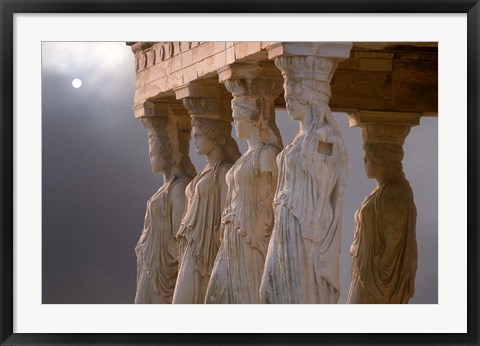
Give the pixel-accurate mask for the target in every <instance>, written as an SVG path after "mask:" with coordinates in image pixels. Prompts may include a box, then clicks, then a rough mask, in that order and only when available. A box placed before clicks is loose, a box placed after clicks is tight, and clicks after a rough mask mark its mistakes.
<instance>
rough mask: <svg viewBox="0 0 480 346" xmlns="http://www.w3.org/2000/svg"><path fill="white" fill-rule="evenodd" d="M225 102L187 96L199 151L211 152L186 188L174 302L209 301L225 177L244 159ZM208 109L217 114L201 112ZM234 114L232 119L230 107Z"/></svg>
mask: <svg viewBox="0 0 480 346" xmlns="http://www.w3.org/2000/svg"><path fill="white" fill-rule="evenodd" d="M221 87H222V88H223V86H221ZM223 101H224V100H218V99H217V98H213V97H212V98H203V97H199V98H187V99H185V100H184V104H185V105H186V107H187V109H188V110H189V112H190V114H191V115H192V137H193V140H194V144H195V149H196V152H197V154H199V155H203V156H205V158H206V160H207V163H206V165H205V167H204V168H203V169H202V170H201V171H200V172H199V173H198V174H197V176H196V177H195V178H194V179H193V180H192V181H191V182H190V184H188V186H187V188H186V189H185V196H186V199H187V201H186V206H185V213H184V215H183V218H182V221H181V223H180V227H179V230H178V233H177V243H178V251H179V270H178V278H177V283H176V287H175V293H174V296H173V303H174V304H203V303H204V301H205V294H206V290H207V286H208V282H209V280H210V274H211V271H212V268H213V264H214V261H215V258H216V256H217V252H218V248H219V247H220V236H221V235H220V229H221V216H222V211H223V208H224V206H225V199H226V195H227V185H226V183H225V175H226V173H227V171H228V170H229V169H230V167H232V165H233V163H234V162H235V161H236V160H237V159H238V158H239V157H240V152H239V150H238V146H237V143H236V142H235V140H234V139H233V138H232V137H231V130H232V125H231V123H230V121H224V120H223V119H221V117H220V115H219V114H218V113H216V112H215V110H216V111H217V112H219V109H224V108H223V107H222V104H223ZM227 102H228V103H229V102H230V99H227ZM212 111H213V113H211V112H212ZM207 112H208V114H209V115H210V116H212V114H214V115H216V118H207V117H201V116H199V114H205V113H207ZM228 113H229V116H230V117H231V110H230V108H228Z"/></svg>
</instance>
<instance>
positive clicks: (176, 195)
mask: <svg viewBox="0 0 480 346" xmlns="http://www.w3.org/2000/svg"><path fill="white" fill-rule="evenodd" d="M185 200H186V198H185V185H184V184H183V183H178V184H175V185H174V186H173V187H172V191H171V194H170V203H171V206H172V234H173V236H174V237H175V236H176V234H177V232H178V228H179V227H180V222H181V220H182V216H183V212H184V209H185Z"/></svg>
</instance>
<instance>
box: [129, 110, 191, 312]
mask: <svg viewBox="0 0 480 346" xmlns="http://www.w3.org/2000/svg"><path fill="white" fill-rule="evenodd" d="M141 121H142V123H143V125H144V126H145V127H146V128H147V129H148V144H149V152H150V163H151V166H152V171H153V172H154V173H160V174H162V175H163V185H162V186H161V187H160V188H159V189H158V191H157V192H156V193H155V194H154V195H153V196H152V197H151V198H150V199H149V200H148V202H147V210H146V214H145V223H144V227H143V231H142V234H141V236H140V240H139V241H138V244H137V246H136V247H135V253H136V255H137V288H136V294H135V303H136V304H170V303H171V302H172V297H173V291H174V287H175V282H176V279H177V272H178V262H177V257H178V254H177V244H176V239H175V235H176V232H177V230H178V227H179V225H180V220H181V217H182V213H183V210H184V206H185V187H186V186H187V184H188V183H189V182H190V180H191V179H192V178H193V176H194V175H195V169H194V167H193V165H192V163H191V161H190V158H189V156H188V151H186V152H185V151H184V150H182V148H184V147H185V146H186V147H187V148H188V142H189V132H188V131H179V128H178V126H177V125H178V124H177V122H176V119H175V116H170V117H145V118H141ZM180 130H181V129H180ZM184 142H185V143H186V144H185V143H184ZM182 151H183V152H182Z"/></svg>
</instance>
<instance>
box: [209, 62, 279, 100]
mask: <svg viewBox="0 0 480 346" xmlns="http://www.w3.org/2000/svg"><path fill="white" fill-rule="evenodd" d="M218 77H219V81H220V82H221V83H224V84H225V87H226V88H227V90H228V91H230V92H231V93H232V95H233V96H234V97H238V96H246V95H248V96H257V97H269V98H277V97H278V96H279V95H280V94H281V92H282V91H283V78H282V75H281V73H280V71H279V70H278V69H277V68H275V66H274V65H273V64H271V63H270V64H266V63H261V64H260V63H253V62H252V63H250V62H242V63H234V64H231V65H228V66H225V67H223V68H221V69H219V70H218Z"/></svg>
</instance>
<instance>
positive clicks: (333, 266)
mask: <svg viewBox="0 0 480 346" xmlns="http://www.w3.org/2000/svg"><path fill="white" fill-rule="evenodd" d="M350 48H351V45H348V44H339V45H336V44H321V43H318V44H317V43H297V44H294V43H292V44H281V45H278V46H277V45H274V46H273V47H271V49H270V50H269V57H270V58H275V64H276V66H277V67H278V68H279V69H280V70H281V72H282V75H283V77H284V79H285V82H284V89H285V101H286V104H287V110H288V112H289V115H290V117H291V118H292V119H294V120H296V121H298V123H299V126H300V130H299V132H298V134H297V136H296V137H295V139H294V140H293V141H292V143H290V144H289V145H288V146H286V147H285V149H284V150H283V151H282V153H281V154H280V155H279V157H278V159H277V160H278V168H279V178H278V186H277V192H276V194H275V199H274V202H273V206H274V213H275V224H274V228H273V232H272V238H271V240H270V244H269V248H268V253H267V259H266V262H265V270H264V273H263V278H262V285H261V289H260V294H261V298H262V300H263V301H264V302H266V303H274V304H275V303H336V302H337V300H338V298H339V294H340V280H339V261H340V239H341V220H342V219H341V218H342V197H343V192H344V188H345V183H346V174H347V157H346V151H345V147H344V144H343V140H342V138H341V137H340V134H339V132H338V128H337V126H336V124H335V122H334V120H333V118H332V115H331V112H330V108H329V106H328V101H329V98H330V95H331V89H330V81H331V78H332V76H333V73H334V72H335V68H336V67H337V65H338V61H339V60H341V59H342V58H345V57H348V55H349V52H350Z"/></svg>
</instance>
